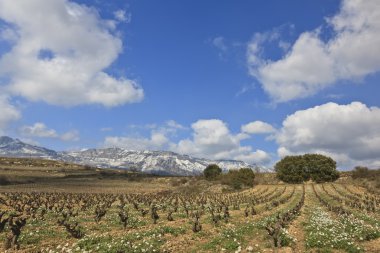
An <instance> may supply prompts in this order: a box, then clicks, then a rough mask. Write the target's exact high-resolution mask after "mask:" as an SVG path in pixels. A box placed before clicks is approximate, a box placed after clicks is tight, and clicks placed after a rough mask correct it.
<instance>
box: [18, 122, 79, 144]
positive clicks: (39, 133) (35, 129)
mask: <svg viewBox="0 0 380 253" xmlns="http://www.w3.org/2000/svg"><path fill="white" fill-rule="evenodd" d="M20 134H21V135H23V136H26V137H31V138H33V137H37V138H54V139H60V140H62V141H78V140H79V132H78V131H77V130H71V131H68V132H66V133H63V134H58V133H57V131H56V130H54V129H51V128H48V127H47V126H46V125H45V124H44V123H42V122H36V123H34V124H33V125H31V126H23V127H21V128H20Z"/></svg>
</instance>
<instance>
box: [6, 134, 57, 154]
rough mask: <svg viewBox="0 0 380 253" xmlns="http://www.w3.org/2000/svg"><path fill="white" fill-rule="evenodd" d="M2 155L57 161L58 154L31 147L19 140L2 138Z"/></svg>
mask: <svg viewBox="0 0 380 253" xmlns="http://www.w3.org/2000/svg"><path fill="white" fill-rule="evenodd" d="M0 155H1V156H9V157H36V158H45V159H57V158H58V154H57V152H55V151H54V150H50V149H46V148H42V147H38V146H34V145H30V144H27V143H24V142H22V141H20V140H18V139H12V138H10V137H7V136H2V137H0Z"/></svg>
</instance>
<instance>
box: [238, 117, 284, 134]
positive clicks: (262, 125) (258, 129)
mask: <svg viewBox="0 0 380 253" xmlns="http://www.w3.org/2000/svg"><path fill="white" fill-rule="evenodd" d="M241 131H242V132H243V133H247V134H269V133H273V132H275V131H276V129H275V128H274V127H273V126H271V125H270V124H268V123H266V122H262V121H259V120H257V121H253V122H250V123H248V124H246V125H243V126H242V127H241Z"/></svg>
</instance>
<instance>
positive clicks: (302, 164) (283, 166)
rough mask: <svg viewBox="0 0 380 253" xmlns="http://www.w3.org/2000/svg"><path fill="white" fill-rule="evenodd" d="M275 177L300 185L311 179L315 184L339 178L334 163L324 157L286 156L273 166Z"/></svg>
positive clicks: (311, 155) (308, 155)
mask: <svg viewBox="0 0 380 253" xmlns="http://www.w3.org/2000/svg"><path fill="white" fill-rule="evenodd" d="M275 170H276V172H277V177H278V178H279V179H280V180H282V181H284V182H286V183H302V182H305V181H308V180H310V179H312V180H313V181H315V182H317V183H322V182H333V181H335V180H337V179H338V178H339V172H338V171H337V170H336V162H335V161H334V160H333V159H332V158H330V157H328V156H324V155H320V154H305V155H298V156H286V157H284V158H283V159H282V160H281V161H279V162H278V163H277V164H276V165H275Z"/></svg>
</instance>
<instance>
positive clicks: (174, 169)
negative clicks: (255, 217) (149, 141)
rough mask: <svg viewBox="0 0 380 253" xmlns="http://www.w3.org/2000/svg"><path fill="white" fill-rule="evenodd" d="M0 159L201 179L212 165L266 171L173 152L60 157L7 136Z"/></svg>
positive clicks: (109, 151)
mask: <svg viewBox="0 0 380 253" xmlns="http://www.w3.org/2000/svg"><path fill="white" fill-rule="evenodd" d="M0 155H1V156H12V157H38V158H45V159H52V160H61V161H64V162H71V163H77V164H83V165H91V166H95V167H100V168H120V169H127V170H135V171H142V172H146V173H155V174H164V175H197V174H201V173H202V172H203V170H204V169H205V168H206V167H207V165H209V164H217V165H218V166H219V167H220V168H222V169H223V170H224V171H228V170H230V169H239V168H243V167H245V168H252V169H254V170H256V171H258V170H260V171H265V169H263V168H260V167H258V166H256V165H251V164H248V163H245V162H242V161H235V160H218V161H212V160H208V159H202V158H195V157H191V156H188V155H181V154H177V153H174V152H169V151H134V150H127V149H121V148H106V149H87V150H81V151H69V152H60V153H58V152H55V151H53V150H49V149H46V148H42V147H38V146H33V145H30V144H26V143H23V142H21V141H20V140H17V139H12V138H10V137H5V136H4V137H0Z"/></svg>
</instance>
